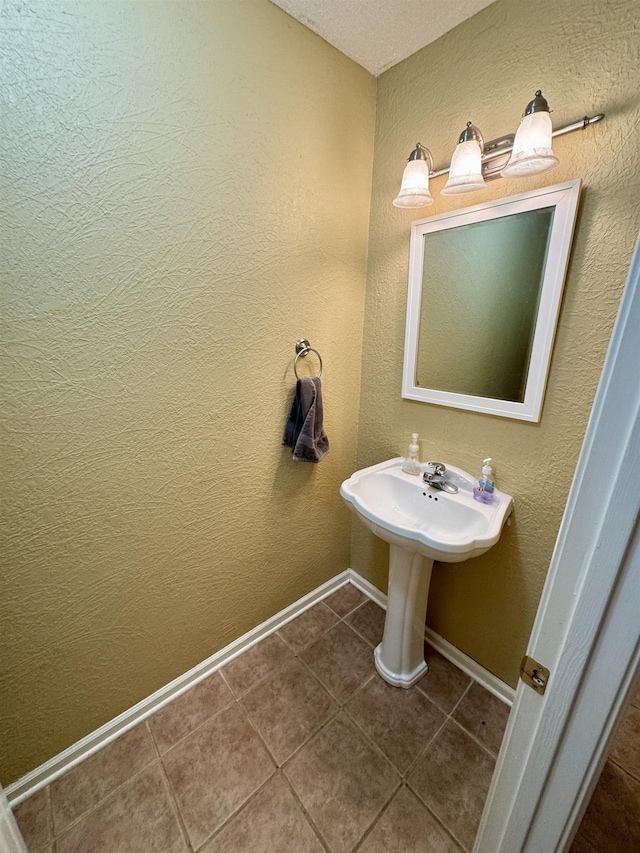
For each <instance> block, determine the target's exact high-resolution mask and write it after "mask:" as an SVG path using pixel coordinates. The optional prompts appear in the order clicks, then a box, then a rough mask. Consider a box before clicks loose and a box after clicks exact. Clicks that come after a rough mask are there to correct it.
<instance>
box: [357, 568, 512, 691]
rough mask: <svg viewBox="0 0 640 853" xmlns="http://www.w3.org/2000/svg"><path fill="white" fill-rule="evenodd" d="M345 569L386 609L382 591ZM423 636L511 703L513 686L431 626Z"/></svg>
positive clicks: (370, 596)
mask: <svg viewBox="0 0 640 853" xmlns="http://www.w3.org/2000/svg"><path fill="white" fill-rule="evenodd" d="M347 571H348V576H349V580H350V581H351V583H352V584H353V585H354V586H357V587H358V589H359V590H360V591H361V592H363V593H364V594H365V595H367V596H368V597H369V598H370V599H372V601H375V603H376V604H378V605H380V607H382V608H384V610H386V609H387V596H386V595H385V594H384V592H380V590H379V589H378V588H377V587H375V586H374V585H373V584H372V583H370V582H369V581H368V580H366V578H363V577H362V575H359V574H358V573H357V572H354V570H353V569H348V570H347ZM424 636H425V639H426V640H427V642H428V643H429V645H431V646H433V648H434V649H435V650H436V651H438V652H440V654H441V655H442V656H443V657H445V658H447V660H450V661H451V663H453V664H455V665H456V666H457V667H458V669H461V670H462V671H463V672H466V674H467V675H468V676H469V677H470V678H473V680H474V681H477V682H478V684H481V685H482V686H483V687H485V688H486V689H487V690H488V691H489V692H490V693H493V695H494V696H497V698H498V699H501V700H502V701H503V702H504V703H505V704H506V705H509V706H511V705H513V699H514V696H515V693H516V692H515V690H514V689H513V687H509V685H508V684H505V683H504V681H501V680H500V679H499V678H498V677H497V676H496V675H494V674H493V673H492V672H489V670H488V669H485V668H484V667H483V666H480V664H479V663H478V662H477V661H475V660H474V659H473V658H470V657H469V655H465V653H464V652H461V651H460V649H458V648H456V647H455V646H453V645H451V643H450V642H448V641H447V640H445V639H444V637H441V636H440V635H439V634H436V632H435V631H432V630H431V628H428V627H425V631H424Z"/></svg>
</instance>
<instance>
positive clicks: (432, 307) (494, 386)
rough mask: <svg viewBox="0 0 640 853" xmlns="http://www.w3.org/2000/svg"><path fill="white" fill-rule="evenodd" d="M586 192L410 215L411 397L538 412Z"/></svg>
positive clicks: (576, 185) (530, 416) (406, 382)
mask: <svg viewBox="0 0 640 853" xmlns="http://www.w3.org/2000/svg"><path fill="white" fill-rule="evenodd" d="M579 191H580V182H579V181H573V182H570V183H569V184H561V185H558V186H555V187H545V188H544V189H542V190H536V191H534V192H532V193H524V194H522V195H519V196H512V197H510V198H506V199H499V200H497V201H495V202H490V203H488V204H484V205H478V206H476V207H472V208H465V209H463V210H459V211H453V212H452V213H447V214H441V215H440V216H435V217H431V218H430V219H424V220H420V221H418V222H414V223H413V225H412V234H411V255H410V270H409V299H408V303H407V330H406V339H405V366H404V377H403V396H404V397H408V398H409V399H414V400H422V401H423V402H429V403H438V404H440V405H447V406H454V407H456V408H468V409H471V410H473V411H484V412H489V413H491V414H498V415H503V416H505V417H514V418H521V419H524V420H535V421H537V420H539V418H540V410H541V407H542V397H543V395H544V385H545V382H546V376H547V371H548V365H549V359H550V355H551V346H552V343H553V336H554V332H555V325H556V321H557V316H558V311H559V307H560V298H561V295H562V287H563V284H564V277H565V272H566V267H567V261H568V256H569V248H570V242H571V235H572V232H573V225H574V222H575V214H576V209H577V202H578V196H579Z"/></svg>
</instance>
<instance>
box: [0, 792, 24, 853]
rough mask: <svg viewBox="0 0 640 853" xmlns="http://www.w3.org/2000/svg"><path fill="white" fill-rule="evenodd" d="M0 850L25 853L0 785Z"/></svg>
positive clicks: (3, 852)
mask: <svg viewBox="0 0 640 853" xmlns="http://www.w3.org/2000/svg"><path fill="white" fill-rule="evenodd" d="M0 850H2V853H27V848H26V847H25V845H24V841H23V840H22V836H21V835H20V831H19V829H18V827H17V825H16V822H15V820H14V817H13V814H12V813H11V809H10V808H9V803H8V802H7V798H6V797H5V795H4V791H3V790H2V785H0Z"/></svg>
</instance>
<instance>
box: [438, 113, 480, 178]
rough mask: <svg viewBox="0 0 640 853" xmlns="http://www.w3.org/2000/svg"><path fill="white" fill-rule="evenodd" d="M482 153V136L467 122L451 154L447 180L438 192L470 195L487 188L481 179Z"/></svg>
mask: <svg viewBox="0 0 640 853" xmlns="http://www.w3.org/2000/svg"><path fill="white" fill-rule="evenodd" d="M483 151H484V140H483V139H482V134H481V133H480V131H479V130H478V128H477V127H476V126H475V125H474V124H471V122H470V121H468V122H467V126H466V127H465V129H464V130H463V131H462V133H461V134H460V139H458V144H457V145H456V150H455V151H454V152H453V157H452V158H451V166H450V167H449V180H448V181H447V183H446V184H445V185H444V187H443V188H442V189H441V190H440V192H441V193H442V195H455V194H456V193H472V192H474V191H475V190H483V189H484V188H485V187H486V186H487V185H486V184H485V182H484V178H483V177H482V152H483Z"/></svg>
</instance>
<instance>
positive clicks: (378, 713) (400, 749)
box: [346, 675, 446, 773]
mask: <svg viewBox="0 0 640 853" xmlns="http://www.w3.org/2000/svg"><path fill="white" fill-rule="evenodd" d="M346 710H347V712H348V713H349V714H350V715H351V716H352V717H353V719H354V720H355V721H356V722H357V723H358V725H359V726H360V728H361V729H362V730H363V731H364V732H366V734H367V735H368V736H369V737H370V738H371V739H372V740H373V741H374V742H375V743H376V744H377V745H378V746H379V747H380V749H381V750H382V751H383V752H384V754H385V755H386V756H387V757H388V758H389V759H390V761H392V762H393V764H394V765H395V766H396V767H397V768H398V770H399V771H400V772H401V773H404V772H405V771H406V770H407V768H408V767H409V765H410V764H411V763H412V762H413V761H415V759H416V758H417V757H418V755H419V754H420V752H421V751H422V750H423V749H424V748H425V747H426V745H427V744H428V743H429V741H430V740H431V738H432V737H433V736H434V735H435V733H436V732H437V731H438V729H439V728H440V726H441V725H442V724H443V723H444V721H445V720H446V715H445V714H443V713H442V711H441V710H440V709H439V708H436V706H435V705H434V704H433V702H431V701H429V699H427V698H426V696H424V694H422V693H421V692H420V691H419V690H418V689H416V688H415V687H411V688H410V689H409V690H404V689H403V688H401V687H392V686H391V685H390V684H387V682H386V681H383V679H382V678H380V676H379V675H376V676H375V678H372V679H371V681H369V682H368V683H367V684H366V685H365V686H364V687H363V688H362V690H360V691H359V692H358V693H357V694H356V695H355V696H354V697H353V699H352V700H351V701H350V702H349V703H348V704H347V706H346Z"/></svg>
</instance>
